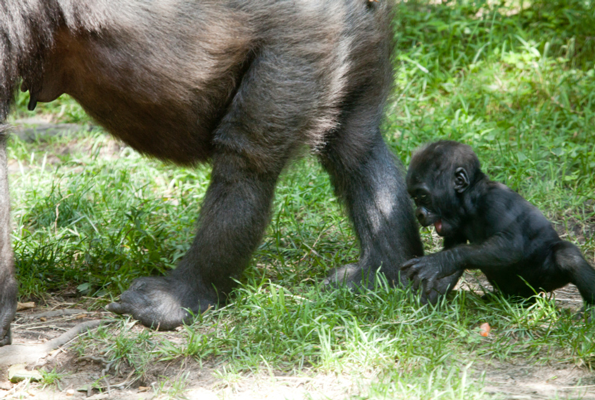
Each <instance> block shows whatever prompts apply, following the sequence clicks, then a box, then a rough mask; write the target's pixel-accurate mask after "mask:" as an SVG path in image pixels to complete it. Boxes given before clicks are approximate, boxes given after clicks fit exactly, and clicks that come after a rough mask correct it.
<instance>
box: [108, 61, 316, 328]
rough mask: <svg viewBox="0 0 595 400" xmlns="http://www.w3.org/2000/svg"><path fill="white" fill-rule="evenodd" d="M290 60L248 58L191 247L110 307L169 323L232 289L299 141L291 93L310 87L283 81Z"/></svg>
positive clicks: (151, 322) (217, 143) (218, 139)
mask: <svg viewBox="0 0 595 400" xmlns="http://www.w3.org/2000/svg"><path fill="white" fill-rule="evenodd" d="M267 56H268V57H271V59H272V60H273V61H274V62H268V59H267ZM295 64H296V63H291V62H287V64H284V63H283V59H282V58H281V57H274V56H272V55H268V54H267V53H266V51H264V50H263V51H262V52H261V54H260V56H259V58H257V59H256V60H254V61H253V63H252V65H251V66H250V68H249V70H248V71H247V72H246V74H245V76H244V77H243V79H242V83H241V85H240V88H239V89H238V91H237V93H236V95H235V97H234V100H233V101H232V104H231V105H230V106H229V111H228V113H227V114H226V115H225V117H224V118H223V120H222V122H221V123H220V125H219V127H218V129H217V131H216V132H215V135H214V138H213V143H214V149H215V150H214V154H213V172H212V174H211V184H210V186H209V189H208V190H207V194H206V197H205V199H204V201H203V205H202V209H201V214H200V217H199V220H198V231H197V233H196V237H195V238H194V241H193V243H192V246H191V247H190V250H189V251H188V253H186V255H185V256H184V258H183V260H182V261H181V263H180V264H179V266H178V267H177V268H176V269H175V270H173V271H171V273H169V274H168V275H167V276H165V277H149V278H140V279H137V280H136V281H135V282H134V283H133V284H132V285H131V287H130V288H129V289H128V290H127V291H126V292H124V293H123V294H122V296H121V300H120V302H119V303H112V304H111V305H110V306H109V310H110V311H114V312H116V313H126V314H132V316H133V317H134V318H136V319H138V320H140V321H141V322H142V323H143V324H144V325H147V326H152V327H155V328H157V327H159V328H160V329H171V328H174V327H176V326H178V325H180V324H181V323H182V322H183V321H185V320H187V319H188V317H189V314H188V313H187V312H186V311H185V310H184V309H190V310H191V311H192V312H194V313H196V312H202V311H204V310H206V309H207V308H208V307H209V306H211V305H216V304H217V303H218V302H219V301H220V300H222V299H223V298H225V296H226V295H227V294H228V293H229V292H230V290H231V289H232V287H233V284H234V281H233V278H239V277H240V275H241V273H242V272H243V270H244V269H245V268H246V266H247V265H248V262H249V260H250V256H251V254H252V252H253V251H254V250H255V249H256V247H257V246H258V243H259V242H260V240H261V238H262V234H263V232H264V230H265V228H266V225H267V223H268V220H269V212H270V208H271V202H272V198H273V193H274V189H275V184H276V181H277V178H278V176H279V174H280V173H281V171H282V169H283V167H284V165H285V164H286V162H287V160H288V159H289V158H290V156H291V155H292V153H293V151H294V150H295V148H296V147H297V145H298V142H299V140H300V135H299V131H300V130H301V128H302V126H300V124H299V123H296V121H298V122H299V121H300V120H302V119H303V118H304V117H302V116H301V114H303V113H304V112H303V110H301V109H299V108H297V107H296V106H295V104H296V103H297V102H296V101H295V99H294V98H293V97H292V96H294V95H297V96H301V95H303V94H302V93H299V88H302V87H303V89H304V90H310V91H311V90H313V88H311V87H308V85H307V83H306V84H298V85H296V86H297V88H293V87H292V88H287V87H286V86H284V83H289V84H292V85H293V84H295V82H296V81H297V82H299V78H300V77H299V75H298V76H297V77H296V78H295V79H293V80H292V79H289V78H288V75H290V74H291V73H292V72H295V73H296V74H298V73H299V70H298V69H297V68H298V67H297V66H294V65H295ZM276 68H280V69H281V70H282V71H277V70H276ZM292 68H293V69H292ZM281 72H283V73H281ZM305 104H306V105H307V103H305Z"/></svg>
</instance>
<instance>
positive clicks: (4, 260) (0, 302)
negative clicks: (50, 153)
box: [0, 123, 18, 346]
mask: <svg viewBox="0 0 595 400" xmlns="http://www.w3.org/2000/svg"><path fill="white" fill-rule="evenodd" d="M6 129H7V126H6V125H3V124H1V123H0V346H4V345H7V344H10V343H11V340H12V338H11V335H10V323H11V322H12V320H13V319H14V315H15V313H16V310H17V288H18V285H17V281H16V279H15V276H14V262H13V257H12V248H11V246H10V204H9V203H10V202H9V193H8V172H7V167H6V138H7V135H6V132H5V130H6Z"/></svg>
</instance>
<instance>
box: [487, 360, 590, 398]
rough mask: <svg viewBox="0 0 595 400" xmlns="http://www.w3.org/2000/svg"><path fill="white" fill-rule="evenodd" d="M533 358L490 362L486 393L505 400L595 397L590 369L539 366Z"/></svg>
mask: <svg viewBox="0 0 595 400" xmlns="http://www.w3.org/2000/svg"><path fill="white" fill-rule="evenodd" d="M530 361H531V360H527V363H525V364H513V363H510V362H507V363H500V362H496V361H494V362H491V363H490V364H488V365H486V366H485V367H484V371H485V383H486V386H485V391H486V393H488V394H494V395H498V397H500V398H505V399H554V398H556V399H557V398H568V399H584V400H590V399H595V376H594V375H593V373H592V372H590V371H588V370H587V369H586V368H580V367H572V366H566V365H558V366H555V367H554V366H543V365H539V366H535V365H532V363H531V362H530ZM476 368H477V366H476Z"/></svg>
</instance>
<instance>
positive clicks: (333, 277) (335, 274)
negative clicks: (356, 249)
mask: <svg viewBox="0 0 595 400" xmlns="http://www.w3.org/2000/svg"><path fill="white" fill-rule="evenodd" d="M375 280H376V272H374V271H371V270H370V269H369V268H362V267H361V266H360V265H359V264H347V265H344V266H342V267H339V268H334V269H332V270H331V272H330V273H329V274H328V276H327V277H326V278H325V279H324V281H323V283H324V284H325V285H329V286H331V287H341V286H345V287H348V288H350V289H357V288H366V289H372V288H374V283H375Z"/></svg>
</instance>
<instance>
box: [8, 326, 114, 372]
mask: <svg viewBox="0 0 595 400" xmlns="http://www.w3.org/2000/svg"><path fill="white" fill-rule="evenodd" d="M105 322H107V321H100V320H95V321H87V322H83V323H81V324H78V325H77V326H75V327H74V328H71V329H70V330H68V331H67V332H65V333H63V334H62V335H60V336H58V337H57V338H55V339H52V340H50V341H47V342H46V343H42V344H38V345H35V346H22V345H12V346H5V347H2V348H0V366H8V365H15V364H28V363H31V362H35V361H37V360H38V359H40V358H43V357H45V356H47V355H48V354H49V353H50V352H51V351H52V350H55V349H57V348H58V347H61V346H63V345H65V344H66V343H68V342H69V341H71V340H72V339H74V338H75V337H77V336H78V335H80V334H81V333H83V332H86V331H87V330H89V329H95V328H97V327H98V326H100V325H101V324H103V323H105Z"/></svg>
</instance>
